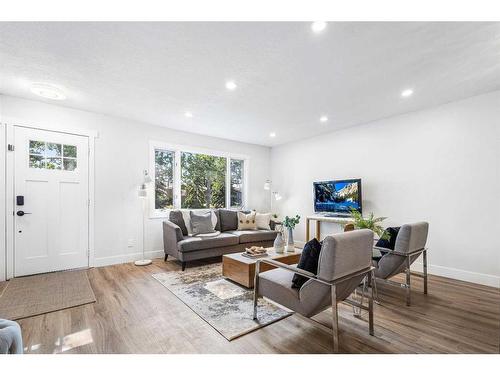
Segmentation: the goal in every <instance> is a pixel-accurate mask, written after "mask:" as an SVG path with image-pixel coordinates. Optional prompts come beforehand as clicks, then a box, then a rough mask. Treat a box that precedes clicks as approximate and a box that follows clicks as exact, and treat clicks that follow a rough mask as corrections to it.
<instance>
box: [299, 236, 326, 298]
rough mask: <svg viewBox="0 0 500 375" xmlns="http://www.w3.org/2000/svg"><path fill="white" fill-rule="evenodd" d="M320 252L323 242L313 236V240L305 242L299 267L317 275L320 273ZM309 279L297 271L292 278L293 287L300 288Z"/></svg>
mask: <svg viewBox="0 0 500 375" xmlns="http://www.w3.org/2000/svg"><path fill="white" fill-rule="evenodd" d="M320 252H321V242H319V241H318V240H317V239H316V238H313V239H312V240H311V241H309V242H308V243H306V244H305V246H304V249H303V250H302V254H301V255H300V260H299V264H298V265H297V268H300V269H302V270H305V271H309V272H312V273H314V274H315V275H316V274H317V273H318V262H319V254H320ZM307 280H309V279H308V278H307V277H305V276H302V275H299V274H297V273H296V274H295V275H293V278H292V288H296V289H300V288H301V287H302V285H304V283H305V282H306V281H307Z"/></svg>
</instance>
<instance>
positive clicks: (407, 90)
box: [401, 89, 413, 98]
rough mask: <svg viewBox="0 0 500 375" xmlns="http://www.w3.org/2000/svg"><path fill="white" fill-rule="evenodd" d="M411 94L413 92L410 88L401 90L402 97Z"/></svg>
mask: <svg viewBox="0 0 500 375" xmlns="http://www.w3.org/2000/svg"><path fill="white" fill-rule="evenodd" d="M412 94H413V90H412V89H406V90H403V91H401V96H402V97H403V98H407V97H409V96H411V95H412Z"/></svg>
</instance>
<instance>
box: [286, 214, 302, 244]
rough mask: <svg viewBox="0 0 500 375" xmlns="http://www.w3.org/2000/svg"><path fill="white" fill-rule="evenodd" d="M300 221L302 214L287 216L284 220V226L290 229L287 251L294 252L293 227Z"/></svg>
mask: <svg viewBox="0 0 500 375" xmlns="http://www.w3.org/2000/svg"><path fill="white" fill-rule="evenodd" d="M299 222H300V216H299V215H295V217H289V216H285V220H283V226H284V227H285V228H287V229H288V238H287V244H286V251H288V252H294V251H295V246H294V243H293V229H294V228H295V226H296V225H297V224H298V223H299Z"/></svg>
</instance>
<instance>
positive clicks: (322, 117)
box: [319, 116, 328, 122]
mask: <svg viewBox="0 0 500 375" xmlns="http://www.w3.org/2000/svg"><path fill="white" fill-rule="evenodd" d="M319 121H320V122H327V121H328V117H326V116H321V117H320V118H319Z"/></svg>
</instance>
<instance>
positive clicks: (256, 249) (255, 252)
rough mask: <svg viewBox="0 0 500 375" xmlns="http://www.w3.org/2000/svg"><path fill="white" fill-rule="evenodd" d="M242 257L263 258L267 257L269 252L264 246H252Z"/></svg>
mask: <svg viewBox="0 0 500 375" xmlns="http://www.w3.org/2000/svg"><path fill="white" fill-rule="evenodd" d="M241 255H243V256H245V257H247V258H261V257H266V256H267V250H266V249H265V248H263V247H262V246H252V247H250V248H247V249H245V252H244V253H243V254H241Z"/></svg>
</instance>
